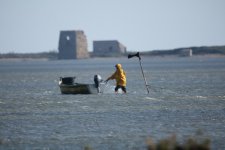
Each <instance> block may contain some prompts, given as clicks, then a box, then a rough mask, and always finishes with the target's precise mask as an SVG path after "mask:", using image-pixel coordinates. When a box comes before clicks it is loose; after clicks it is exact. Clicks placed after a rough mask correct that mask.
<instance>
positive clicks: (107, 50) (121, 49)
mask: <svg viewBox="0 0 225 150" xmlns="http://www.w3.org/2000/svg"><path fill="white" fill-rule="evenodd" d="M93 49H94V51H93V55H94V56H121V55H123V54H124V53H126V47H125V46H124V45H122V44H121V43H120V42H119V41H117V40H108V41H94V42H93Z"/></svg>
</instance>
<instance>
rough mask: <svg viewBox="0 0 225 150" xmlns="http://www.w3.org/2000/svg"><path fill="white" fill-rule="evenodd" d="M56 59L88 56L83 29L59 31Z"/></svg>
mask: <svg viewBox="0 0 225 150" xmlns="http://www.w3.org/2000/svg"><path fill="white" fill-rule="evenodd" d="M58 48H59V54H58V59H80V58H88V57H89V53H88V46H87V38H86V35H85V34H84V32H83V31H81V30H72V31H60V36H59V47H58Z"/></svg>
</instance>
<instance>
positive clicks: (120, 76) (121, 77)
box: [108, 64, 126, 86]
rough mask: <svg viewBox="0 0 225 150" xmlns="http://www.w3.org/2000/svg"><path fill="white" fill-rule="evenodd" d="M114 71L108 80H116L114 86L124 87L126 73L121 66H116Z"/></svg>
mask: <svg viewBox="0 0 225 150" xmlns="http://www.w3.org/2000/svg"><path fill="white" fill-rule="evenodd" d="M116 68H117V69H116V71H115V72H114V73H113V74H112V76H111V77H109V78H108V79H116V85H121V86H126V72H125V71H124V70H123V69H122V65H121V64H117V65H116Z"/></svg>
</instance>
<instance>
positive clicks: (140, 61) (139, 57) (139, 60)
mask: <svg viewBox="0 0 225 150" xmlns="http://www.w3.org/2000/svg"><path fill="white" fill-rule="evenodd" d="M139 63H140V66H141V72H142V76H143V78H144V81H145V86H146V89H147V92H148V94H149V89H148V84H147V81H146V78H145V74H144V71H143V68H142V64H141V58H140V57H139Z"/></svg>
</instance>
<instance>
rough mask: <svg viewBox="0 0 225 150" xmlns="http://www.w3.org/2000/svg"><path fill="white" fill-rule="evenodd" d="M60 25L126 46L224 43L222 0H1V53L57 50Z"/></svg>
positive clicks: (224, 3)
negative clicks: (116, 41)
mask: <svg viewBox="0 0 225 150" xmlns="http://www.w3.org/2000/svg"><path fill="white" fill-rule="evenodd" d="M61 30H83V31H84V33H85V35H86V37H87V40H88V51H90V52H91V51H93V41H96V40H118V41H119V42H121V43H122V44H123V45H125V46H126V47H127V50H128V51H149V50H165V49H174V48H180V47H190V46H215V45H225V0H0V53H8V52H16V53H36V52H48V51H52V50H55V51H57V50H58V41H59V32H60V31H61Z"/></svg>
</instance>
